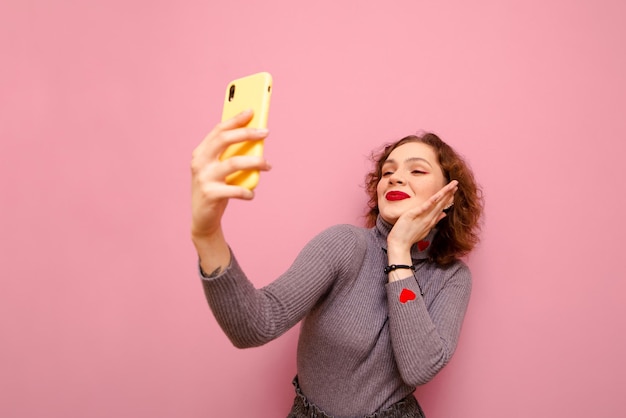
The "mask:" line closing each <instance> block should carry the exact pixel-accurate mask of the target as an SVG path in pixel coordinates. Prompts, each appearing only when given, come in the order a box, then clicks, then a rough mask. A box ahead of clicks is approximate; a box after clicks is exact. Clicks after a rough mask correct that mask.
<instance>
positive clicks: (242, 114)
mask: <svg viewBox="0 0 626 418" xmlns="http://www.w3.org/2000/svg"><path fill="white" fill-rule="evenodd" d="M250 113H252V109H246V110H244V111H243V112H241V113H240V115H241V116H247V115H249V114H250Z"/></svg>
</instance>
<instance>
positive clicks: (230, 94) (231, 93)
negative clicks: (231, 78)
mask: <svg viewBox="0 0 626 418" xmlns="http://www.w3.org/2000/svg"><path fill="white" fill-rule="evenodd" d="M234 98H235V85H234V84H233V85H231V86H230V89H229V90H228V101H229V102H232V101H233V99H234Z"/></svg>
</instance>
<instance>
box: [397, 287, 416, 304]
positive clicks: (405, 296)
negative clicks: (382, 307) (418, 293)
mask: <svg viewBox="0 0 626 418" xmlns="http://www.w3.org/2000/svg"><path fill="white" fill-rule="evenodd" d="M413 299H415V293H413V291H411V290H409V289H407V288H404V289H402V292H400V302H402V303H407V302H408V301H410V300H413Z"/></svg>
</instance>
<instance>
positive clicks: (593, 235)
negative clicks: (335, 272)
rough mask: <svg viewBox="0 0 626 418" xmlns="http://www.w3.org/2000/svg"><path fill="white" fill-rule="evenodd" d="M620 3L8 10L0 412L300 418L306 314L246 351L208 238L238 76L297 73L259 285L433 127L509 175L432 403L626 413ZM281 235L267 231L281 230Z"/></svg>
mask: <svg viewBox="0 0 626 418" xmlns="http://www.w3.org/2000/svg"><path fill="white" fill-rule="evenodd" d="M625 12H626V7H625V6H624V5H623V2H621V1H617V0H615V1H599V2H591V1H586V2H582V1H564V0H563V1H551V2H545V1H538V0H531V1H508V2H502V1H495V0H493V1H477V2H467V1H443V2H426V1H389V2H380V1H375V2H374V1H341V2H340V1H328V0H326V1H317V2H294V1H286V0H285V1H277V0H273V1H272V0H270V1H265V2H245V1H242V0H229V1H220V2H217V1H204V2H201V1H188V2H179V3H178V4H176V3H175V2H161V1H147V0H145V1H130V2H129V1H121V0H109V1H99V2H95V1H90V2H83V1H69V0H66V1H56V2H52V1H43V0H33V1H21V0H3V1H2V3H0V47H1V48H0V49H1V51H2V54H1V56H0V59H1V60H2V65H1V66H0V106H1V107H0V140H1V142H0V167H1V168H0V170H1V175H0V193H1V194H0V198H1V204H0V211H1V212H0V215H1V216H0V278H1V282H0V297H1V298H2V300H1V303H0V327H1V329H0V332H1V339H2V340H1V342H0V416H2V417H94V418H95V417H152V418H160V417H190V418H191V417H261V418H265V417H267V418H274V417H280V416H285V415H286V413H287V411H288V409H289V407H290V404H291V401H292V398H293V392H292V387H291V383H290V382H291V379H292V377H293V375H294V373H295V344H296V339H297V329H294V330H292V331H290V332H289V333H288V334H287V335H285V336H283V337H282V338H280V339H278V340H276V341H274V342H272V343H270V344H268V345H266V346H264V347H261V348H258V349H251V350H237V349H235V348H233V347H232V346H231V345H230V343H229V342H228V341H227V339H226V337H225V336H224V335H223V334H222V332H221V331H220V330H219V328H218V326H217V325H216V322H215V320H214V319H213V317H212V315H211V314H210V312H209V309H208V307H207V306H206V304H205V302H204V298H203V294H202V289H201V286H200V282H199V279H198V277H197V275H196V270H195V268H196V265H195V262H196V256H195V253H194V251H193V248H192V245H191V243H190V239H189V232H188V231H189V220H190V219H189V212H190V210H189V161H190V156H191V151H192V150H193V148H194V147H195V146H196V145H197V144H198V143H199V141H200V140H201V139H202V138H203V136H204V135H205V133H206V132H207V131H208V130H209V129H210V128H211V126H212V125H213V124H214V123H215V122H216V121H217V120H218V118H219V115H220V112H221V100H222V95H223V90H224V88H225V86H226V83H227V82H228V81H229V80H230V79H232V78H235V77H239V76H242V75H245V74H247V73H251V72H256V71H260V70H266V71H270V72H271V73H272V74H273V75H274V81H275V84H274V96H273V104H272V111H271V115H270V128H271V131H272V133H271V136H270V138H269V139H268V140H267V147H266V151H267V156H268V159H269V160H270V162H271V163H272V164H273V166H274V170H273V171H272V172H271V173H266V174H264V175H263V177H262V179H261V184H260V186H259V188H258V194H257V198H256V199H255V201H253V202H239V201H237V202H232V203H231V205H230V206H229V212H228V214H227V217H226V219H225V228H226V232H227V235H228V240H229V242H230V243H231V245H232V247H233V248H234V249H235V251H236V253H237V255H238V258H239V259H240V260H241V261H242V264H243V265H244V267H245V268H246V269H247V270H248V271H249V273H250V275H251V277H252V278H253V281H254V282H255V283H256V284H257V285H258V286H262V285H264V284H266V283H268V282H269V281H271V280H272V278H273V277H275V276H276V275H277V274H279V273H280V272H281V271H282V270H283V269H285V268H286V267H287V266H288V265H289V264H290V262H291V261H292V259H293V258H294V256H295V255H296V253H297V252H298V250H299V249H300V248H301V247H302V246H303V245H304V243H305V242H306V241H307V240H309V239H310V238H311V237H312V236H313V235H314V234H316V233H317V232H319V231H320V230H322V229H323V228H325V227H327V226H330V225H332V224H336V223H346V222H347V223H356V224H359V223H361V222H362V218H361V215H362V214H363V211H364V205H365V201H366V198H365V194H364V192H363V189H362V187H361V184H362V182H363V177H364V174H365V171H366V169H367V168H368V167H369V163H368V161H367V156H368V154H369V152H370V151H371V150H372V149H374V148H377V147H378V146H379V145H380V144H382V143H383V142H387V141H390V140H393V139H397V138H398V137H399V136H402V135H405V134H409V133H413V132H416V131H418V130H420V129H426V130H433V131H435V132H437V133H439V134H440V135H441V136H442V137H443V138H444V139H446V140H447V141H448V142H450V143H451V144H452V145H453V146H455V147H456V148H457V149H458V150H459V151H460V152H461V153H463V154H464V155H466V156H467V158H468V159H469V161H470V162H471V165H472V167H473V168H474V170H475V172H476V174H477V176H478V179H479V180H480V182H481V183H482V185H483V186H484V190H485V194H486V201H487V206H486V218H485V219H486V223H485V227H484V234H483V243H482V245H481V246H480V247H479V248H478V250H477V251H476V252H475V253H474V254H473V255H472V256H471V258H470V259H469V263H470V266H471V268H472V270H473V272H474V291H473V295H472V301H471V305H470V309H469V312H468V316H467V319H466V322H465V325H464V329H463V333H462V336H461V341H460V345H459V348H458V351H457V353H456V355H455V357H454V359H453V361H452V362H451V363H450V365H449V367H447V368H446V369H445V370H444V371H443V372H442V373H441V374H440V375H439V376H437V377H436V378H435V380H434V381H433V382H431V383H429V384H428V385H426V386H424V387H421V388H419V389H418V397H419V399H420V401H421V403H422V404H423V406H424V408H425V410H426V412H427V415H428V417H429V418H450V417H459V418H460V417H463V418H472V417H476V418H478V417H480V418H484V417H490V418H501V417H526V416H529V415H532V416H534V417H566V416H567V417H587V416H593V417H618V416H625V415H626V406H624V402H623V395H624V393H625V390H626V382H625V380H626V377H625V376H626V362H625V360H624V352H625V351H626V341H625V340H626V338H625V336H624V331H625V329H626V312H624V311H625V309H624V304H623V301H624V293H625V292H626V283H625V281H624V279H625V276H626V274H625V273H624V271H625V270H624V257H623V250H624V245H623V237H624V234H625V232H626V228H625V225H624V220H623V219H624V218H623V216H624V215H623V214H624V212H625V210H626V204H625V202H624V195H623V194H624V186H623V184H622V179H621V174H622V171H623V159H624V155H625V151H626V147H625V145H624V139H625V137H626V117H624V109H625V108H626V77H625V76H624V74H626V55H625V54H624V39H626V29H625V27H624V25H623V17H624V13H625ZM267 241H269V242H267Z"/></svg>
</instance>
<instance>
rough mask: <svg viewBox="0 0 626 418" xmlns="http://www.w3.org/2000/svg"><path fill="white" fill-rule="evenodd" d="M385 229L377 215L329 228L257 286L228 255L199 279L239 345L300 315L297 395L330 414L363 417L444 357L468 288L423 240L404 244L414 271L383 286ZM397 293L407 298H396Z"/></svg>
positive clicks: (266, 337) (427, 376) (273, 333)
mask: <svg viewBox="0 0 626 418" xmlns="http://www.w3.org/2000/svg"><path fill="white" fill-rule="evenodd" d="M391 227H392V225H390V224H388V223H387V222H385V221H384V220H382V218H380V217H379V218H378V220H377V223H376V226H375V227H373V228H371V229H365V228H359V227H356V226H352V225H337V226H334V227H331V228H328V229H326V230H325V231H323V232H322V233H320V234H319V235H317V236H316V237H315V238H313V239H312V240H311V241H310V242H309V243H308V244H307V245H306V246H305V247H304V248H303V250H302V251H301V252H300V254H299V255H298V256H297V258H296V260H295V261H294V263H293V264H292V265H291V267H290V268H289V269H288V270H287V271H286V272H285V273H284V274H282V275H281V276H280V277H278V278H277V279H276V280H275V281H273V282H272V283H271V284H269V285H268V286H266V287H264V288H262V289H256V288H255V287H254V285H253V284H252V283H251V282H250V281H249V280H248V278H247V277H246V275H245V274H244V272H243V271H242V270H241V268H240V266H239V264H238V263H237V260H236V259H235V257H234V256H233V258H232V262H231V265H230V266H229V267H228V268H226V269H225V270H224V271H223V272H222V273H221V274H220V275H219V276H217V277H215V278H210V279H206V278H204V279H203V287H204V291H205V294H206V298H207V300H208V303H209V305H210V307H211V309H212V311H213V314H214V315H215V318H216V319H217V321H218V323H219V324H220V326H221V327H222V329H223V330H224V332H225V333H226V335H227V336H228V337H229V338H230V340H231V341H232V343H233V344H234V345H235V346H236V347H240V348H244V347H253V346H259V345H262V344H265V343H267V342H268V341H270V340H272V339H274V338H276V337H278V336H280V335H281V334H283V333H284V332H285V331H287V330H288V329H289V328H291V327H292V326H294V325H295V324H296V323H298V322H299V321H300V320H303V322H302V325H301V329H300V337H299V341H298V354H297V373H298V380H299V383H300V387H301V388H302V392H303V393H304V395H305V396H306V397H307V398H308V400H309V401H310V402H312V403H314V404H315V405H317V406H318V407H319V408H321V409H322V410H324V411H325V412H326V413H327V414H329V415H333V416H335V417H359V416H363V415H367V414H371V413H373V412H375V411H377V410H379V409H381V408H386V407H388V406H390V405H392V404H393V403H395V402H397V401H399V400H401V399H402V398H404V397H406V396H407V395H409V394H410V393H412V392H413V391H414V390H415V387H416V386H418V385H420V384H424V383H426V382H428V381H429V380H431V379H432V378H433V377H434V376H435V375H436V374H437V372H439V371H440V370H441V369H442V368H443V367H444V366H445V365H446V364H447V363H448V361H449V360H450V357H451V356H452V354H453V352H454V350H455V348H456V345H457V340H458V337H459V333H460V331H461V324H462V322H463V317H464V316H465V311H466V309H467V304H468V302H469V297H470V290H471V276H470V271H469V269H468V268H467V266H466V265H465V264H464V263H463V262H462V261H456V262H454V263H452V264H451V265H448V266H446V267H441V266H439V265H437V264H435V263H433V262H431V261H429V260H428V248H426V249H424V248H423V245H422V246H420V247H422V251H420V249H419V248H418V246H417V245H415V246H414V247H413V248H412V250H411V256H412V258H413V263H414V264H415V266H416V271H415V272H414V275H413V276H410V277H409V278H407V279H403V280H398V281H395V282H391V283H388V278H387V275H386V274H385V273H384V271H383V269H384V267H385V266H386V265H387V255H386V247H387V235H388V233H389V231H390V230H391ZM432 235H433V234H432V233H431V235H430V236H429V238H427V239H432ZM406 272H407V274H410V273H409V270H406ZM405 289H406V290H405ZM403 290H404V295H406V294H411V292H412V294H413V295H415V298H414V299H413V300H408V301H407V300H405V299H404V298H401V297H400V295H401V294H402V292H403ZM420 291H422V292H423V293H424V294H423V296H422V295H421V294H420ZM401 299H402V301H401Z"/></svg>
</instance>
